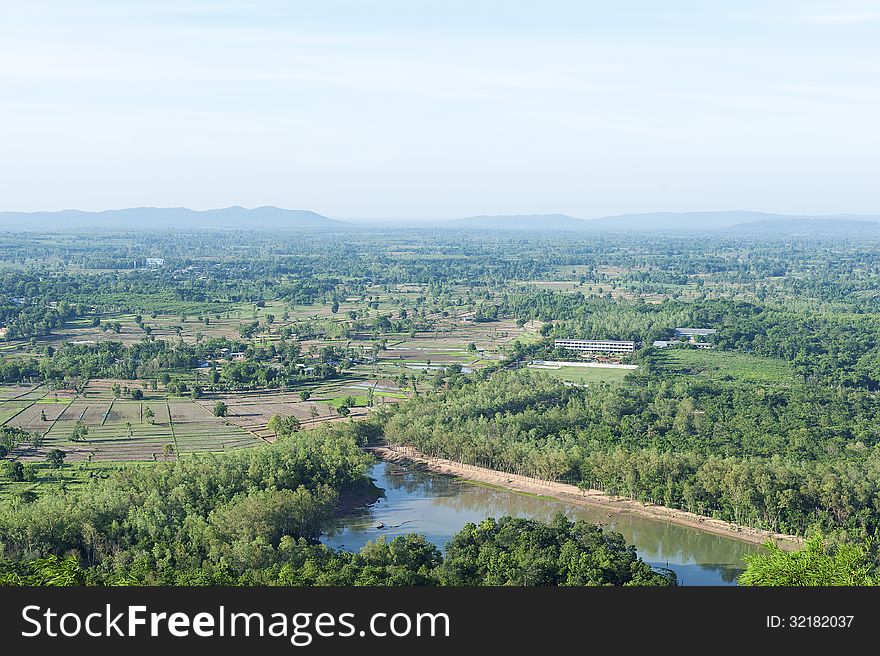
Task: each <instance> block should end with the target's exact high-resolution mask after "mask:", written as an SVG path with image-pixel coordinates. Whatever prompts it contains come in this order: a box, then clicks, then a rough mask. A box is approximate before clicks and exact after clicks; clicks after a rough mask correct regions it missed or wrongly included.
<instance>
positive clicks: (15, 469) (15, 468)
mask: <svg viewBox="0 0 880 656" xmlns="http://www.w3.org/2000/svg"><path fill="white" fill-rule="evenodd" d="M9 478H11V479H12V480H13V481H15V482H17V483H20V482H21V481H23V480H24V465H23V464H21V462H19V461H18V460H16V461H15V462H13V463H12V468H11V469H10V473H9Z"/></svg>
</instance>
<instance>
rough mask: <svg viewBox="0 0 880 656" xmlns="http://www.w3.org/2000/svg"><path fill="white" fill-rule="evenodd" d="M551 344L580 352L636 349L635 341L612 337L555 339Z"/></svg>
mask: <svg viewBox="0 0 880 656" xmlns="http://www.w3.org/2000/svg"><path fill="white" fill-rule="evenodd" d="M553 345H554V346H555V347H556V348H564V349H566V350H569V351H580V352H582V353H632V352H633V351H635V350H636V343H635V342H626V341H618V340H613V339H557V340H554V342H553Z"/></svg>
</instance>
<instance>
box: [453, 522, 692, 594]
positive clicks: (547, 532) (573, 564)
mask: <svg viewBox="0 0 880 656" xmlns="http://www.w3.org/2000/svg"><path fill="white" fill-rule="evenodd" d="M438 577H439V579H440V581H441V582H443V583H444V584H445V585H516V586H547V585H552V586H558V585H578V586H583V585H628V586H633V585H635V586H645V585H674V584H675V576H674V574H671V573H667V574H660V573H658V572H655V571H653V570H652V569H651V568H650V567H649V566H648V565H647V564H645V563H644V562H643V561H642V560H640V559H639V557H638V556H637V555H636V551H635V548H634V547H632V546H630V547H627V545H626V544H625V543H624V541H623V537H622V536H621V535H620V534H619V533H606V532H605V531H603V530H602V528H601V527H598V526H595V525H593V524H589V523H587V522H585V521H583V520H578V521H576V522H570V521H568V520H567V519H566V518H565V516H564V515H562V514H561V513H560V514H557V515H556V517H555V518H554V519H553V521H552V522H550V524H544V523H542V522H538V521H535V520H531V519H518V518H513V517H502V518H501V519H500V520H498V521H496V520H495V519H492V518H489V519H486V520H484V521H483V522H482V523H480V525H479V526H477V525H475V524H467V525H466V526H465V527H464V528H463V529H462V530H461V531H460V532H459V533H457V534H456V535H455V536H454V537H453V538H452V540H451V541H450V542H449V544H448V545H447V546H446V559H445V561H444V563H443V565H442V566H441V567H440V570H439V574H438Z"/></svg>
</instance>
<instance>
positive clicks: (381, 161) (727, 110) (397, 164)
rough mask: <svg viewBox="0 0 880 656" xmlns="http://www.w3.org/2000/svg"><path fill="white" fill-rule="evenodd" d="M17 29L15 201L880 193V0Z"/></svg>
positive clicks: (459, 10) (36, 207)
mask: <svg viewBox="0 0 880 656" xmlns="http://www.w3.org/2000/svg"><path fill="white" fill-rule="evenodd" d="M0 35H2V39H0V88H2V89H3V90H4V92H3V102H2V103H0V126H2V127H0V141H2V143H3V144H4V157H3V158H2V159H0V176H2V179H3V193H2V194H0V210H8V211H53V210H61V209H80V210H85V211H96V210H104V209H108V208H129V207H139V206H159V207H181V206H182V207H188V208H192V209H200V210H201V209H210V208H217V207H226V206H233V205H241V206H246V207H256V206H262V205H273V206H278V207H285V208H302V209H310V210H313V211H315V212H319V213H321V214H324V215H326V216H330V217H334V218H342V219H344V220H352V221H369V220H373V221H401V220H409V221H414V220H425V221H436V220H440V219H446V218H455V217H466V216H473V215H504V214H543V213H561V214H567V215H569V216H575V217H580V218H592V217H603V216H609V215H618V214H627V213H641V212H654V211H670V212H686V211H709V210H707V209H706V208H754V210H755V211H763V212H771V213H782V214H810V215H822V214H837V213H853V214H871V213H875V212H877V211H878V208H880V203H878V200H880V199H878V194H877V191H876V187H877V185H876V181H875V179H874V178H875V177H876V173H875V172H876V171H877V170H878V168H880V130H877V129H876V117H877V116H878V115H880V91H878V89H880V86H878V82H880V2H878V1H877V0H848V1H840V2H829V1H820V2H795V1H794V0H779V1H777V2H773V3H763V2H757V1H756V0H745V1H743V2H739V3H736V4H727V3H724V4H714V3H713V4H711V5H710V4H708V3H699V2H696V1H693V0H691V1H684V0H677V1H673V2H669V3H663V4H657V3H652V2H647V1H646V0H642V1H633V2H629V3H601V2H574V1H567V0H549V1H548V2H545V3H541V4H540V5H537V4H534V3H525V2H500V1H496V0H492V1H488V0H487V1H486V2H483V3H479V4H477V5H475V4H473V3H465V2H462V1H461V0H453V1H451V2H447V3H440V4H435V3H412V2H403V1H402V0H384V1H378V0H377V1H376V2H371V3H362V4H361V3H350V2H347V1H345V0H328V1H327V2H323V3H311V2H279V1H276V0H263V1H261V2H255V3H241V2H239V1H237V0H217V1H208V0H177V1H175V2H171V0H157V1H156V2H152V3H149V4H145V5H140V6H134V5H131V4H128V5H119V3H115V2H110V1H109V0H77V1H74V2H61V1H59V0H34V1H33V2H28V3H11V4H10V6H9V7H7V8H6V12H5V15H4V22H3V25H2V26H0Z"/></svg>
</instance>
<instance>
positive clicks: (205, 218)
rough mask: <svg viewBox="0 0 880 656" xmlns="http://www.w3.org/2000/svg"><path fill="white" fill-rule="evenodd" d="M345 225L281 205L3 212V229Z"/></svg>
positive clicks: (245, 227)
mask: <svg viewBox="0 0 880 656" xmlns="http://www.w3.org/2000/svg"><path fill="white" fill-rule="evenodd" d="M342 225H346V224H344V223H342V222H341V221H336V220H334V219H330V218H327V217H326V216H322V215H321V214H317V213H315V212H312V211H310V210H287V209H283V208H280V207H270V206H264V207H256V208H253V209H248V208H245V207H239V206H235V207H224V208H221V209H213V210H191V209H188V208H186V207H132V208H128V209H119V210H106V211H103V212H83V211H80V210H61V211H59V212H0V230H14V231H17V230H25V231H43V230H75V229H82V228H112V229H116V230H118V229H134V230H140V229H156V228H178V229H179V228H183V229H193V228H227V229H228V228H240V229H248V228H272V229H284V228H321V227H334V226H342Z"/></svg>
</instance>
